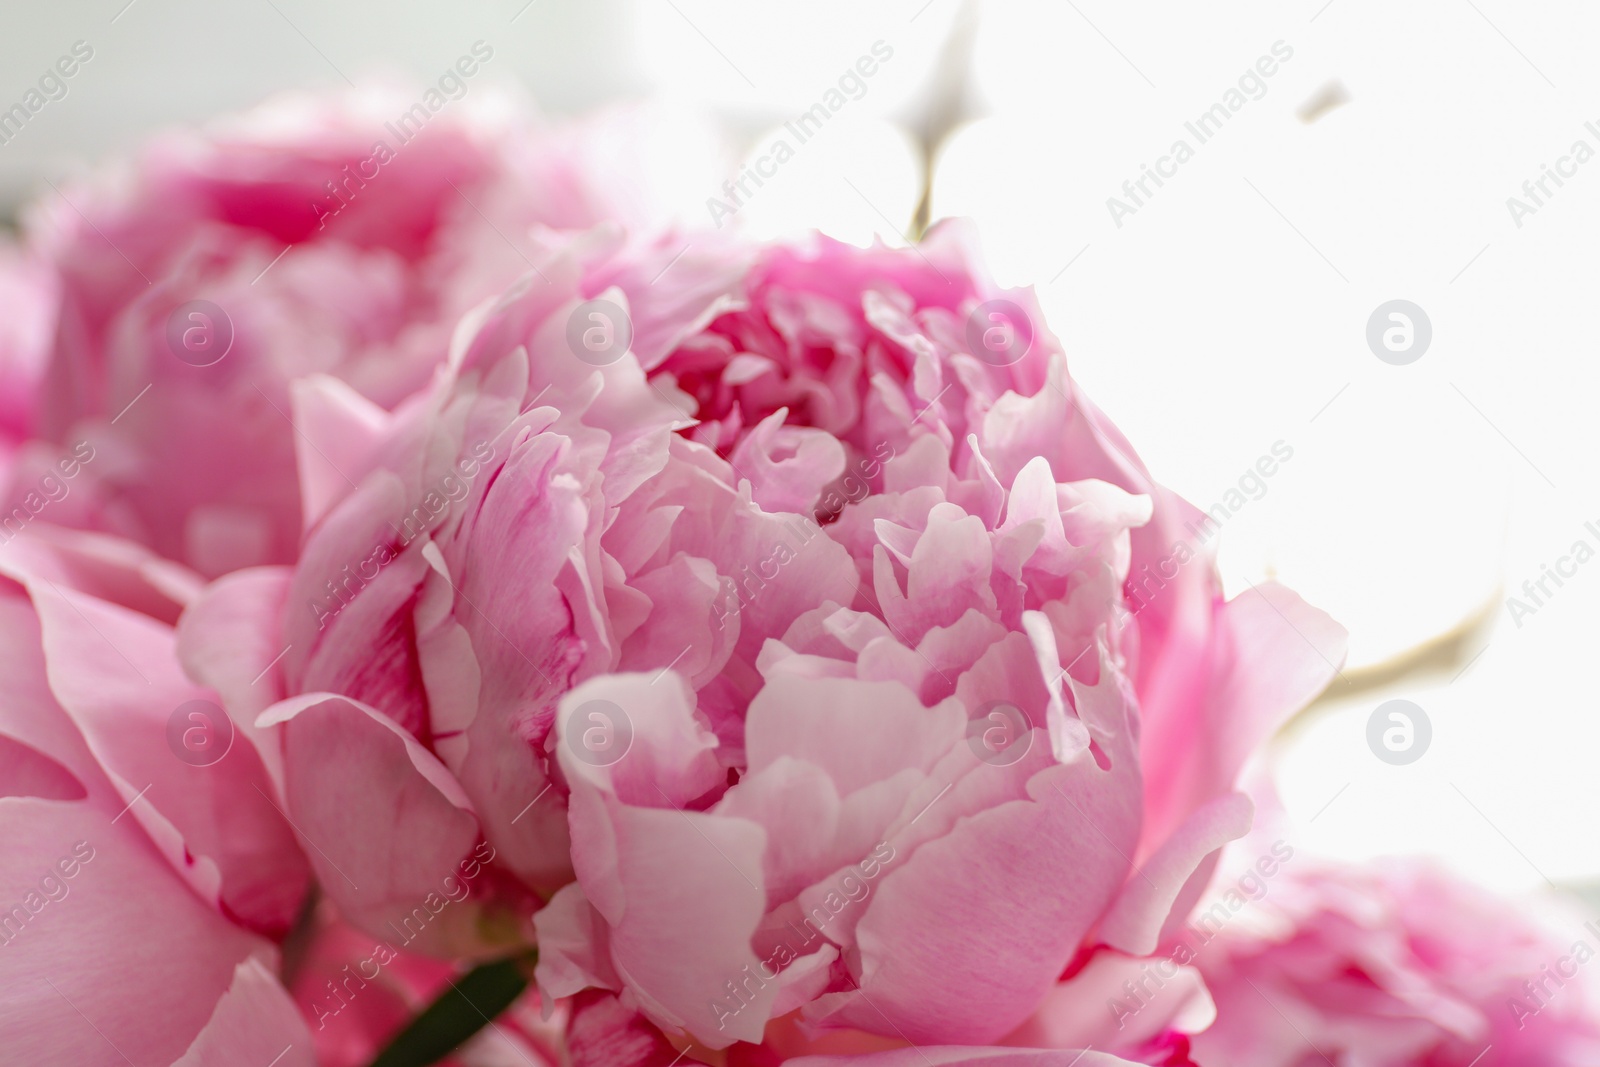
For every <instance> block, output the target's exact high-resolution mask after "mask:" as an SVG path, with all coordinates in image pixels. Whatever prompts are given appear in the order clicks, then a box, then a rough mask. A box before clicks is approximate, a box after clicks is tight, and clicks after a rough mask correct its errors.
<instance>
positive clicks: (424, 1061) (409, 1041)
mask: <svg viewBox="0 0 1600 1067" xmlns="http://www.w3.org/2000/svg"><path fill="white" fill-rule="evenodd" d="M537 958H538V953H537V952H527V953H522V954H519V955H516V956H509V957H507V958H505V959H502V960H495V961H494V962H493V963H485V964H481V965H480V966H478V967H474V968H473V969H472V970H471V971H468V972H467V973H466V974H465V975H463V976H462V977H460V978H457V979H455V980H454V981H452V982H451V983H450V988H449V989H447V990H445V991H444V992H443V993H441V994H439V999H437V1000H435V1001H434V1002H433V1003H432V1004H429V1005H428V1006H427V1007H426V1008H424V1009H423V1010H422V1013H421V1014H419V1015H418V1016H417V1017H416V1018H415V1019H412V1020H411V1022H410V1024H409V1025H407V1026H406V1028H405V1029H404V1030H401V1031H400V1032H399V1033H398V1034H396V1035H395V1036H394V1038H393V1040H391V1041H390V1042H389V1044H388V1046H387V1047H386V1048H384V1050H383V1051H382V1052H380V1053H378V1056H377V1058H376V1059H374V1060H373V1061H372V1067H428V1065H429V1064H432V1063H437V1062H439V1061H440V1060H442V1059H443V1058H444V1057H446V1056H448V1055H449V1054H450V1053H451V1052H453V1051H455V1050H456V1049H457V1048H459V1047H460V1046H461V1045H462V1044H464V1043H465V1042H466V1041H468V1040H469V1039H470V1038H471V1037H472V1036H473V1035H474V1034H476V1033H477V1032H478V1031H479V1030H482V1029H483V1028H484V1027H485V1026H488V1025H489V1024H490V1022H491V1021H492V1020H493V1019H494V1017H495V1016H497V1015H499V1014H500V1013H501V1012H503V1011H505V1010H506V1009H507V1008H509V1007H510V1006H511V1005H512V1004H514V1003H515V1002H516V999H517V998H518V997H520V996H521V995H522V993H523V990H525V989H527V988H528V974H529V972H531V971H532V969H533V964H534V961H535V960H536V959H537Z"/></svg>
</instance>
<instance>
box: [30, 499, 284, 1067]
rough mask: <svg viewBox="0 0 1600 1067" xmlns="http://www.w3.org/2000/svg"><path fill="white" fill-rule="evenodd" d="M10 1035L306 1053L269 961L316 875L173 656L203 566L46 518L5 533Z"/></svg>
mask: <svg viewBox="0 0 1600 1067" xmlns="http://www.w3.org/2000/svg"><path fill="white" fill-rule="evenodd" d="M0 575H3V577H0V633H3V634H4V638H3V640H0V688H3V689H4V691H5V693H6V694H7V697H6V700H5V701H4V702H3V706H0V837H3V839H4V841H5V849H4V851H3V853H0V1048H4V1049H5V1050H6V1058H7V1060H8V1061H11V1062H17V1063H72V1064H74V1065H84V1067H112V1065H125V1064H127V1063H129V1062H134V1063H140V1064H172V1065H173V1067H213V1065H221V1064H232V1063H263V1064H264V1063H268V1062H273V1057H279V1056H281V1058H280V1059H279V1060H277V1061H276V1062H278V1063H281V1064H289V1065H293V1067H311V1065H312V1064H313V1063H314V1062H315V1061H314V1058H313V1056H312V1050H311V1042H310V1038H309V1036H308V1035H307V1033H306V1028H305V1025H304V1023H303V1022H302V1021H301V1019H300V1017H299V1015H298V1014H297V1013H296V1011H295V1009H294V1005H293V1002H292V1001H291V1000H290V999H289V997H288V995H287V994H286V993H285V991H284V990H283V988H282V987H281V986H280V985H279V984H278V981H277V979H276V978H275V977H274V973H275V971H276V966H277V959H278V953H277V949H276V946H275V945H274V940H275V939H276V938H279V937H281V936H282V935H283V933H284V932H286V931H287V929H288V928H289V926H290V924H291V923H292V921H293V919H294V916H295V913H296V911H297V910H298V908H299V907H300V903H301V900H302V898H303V896H304V893H305V891H306V888H307V884H308V878H307V875H308V870H307V866H306V862H305V858H304V856H303V855H302V854H301V852H300V850H299V847H298V846H297V844H296V843H295V840H294V836H293V831H292V830H291V828H290V827H289V825H288V824H287V823H286V822H285V821H284V819H283V817H282V814H281V812H280V811H278V810H277V809H276V808H275V807H274V805H273V803H272V801H271V800H270V798H269V791H270V783H269V779H268V775H267V772H266V769H265V768H264V766H263V765H262V762H261V760H260V759H259V758H258V757H257V755H256V752H255V750H254V748H253V747H252V746H250V745H249V744H243V743H240V744H234V743H232V740H233V732H232V730H231V729H230V728H229V727H228V724H227V720H226V718H225V717H224V716H223V715H222V713H221V709H220V708H219V707H218V706H217V705H216V702H215V694H214V693H211V692H210V691H208V690H205V689H202V688H199V687H197V686H195V685H194V684H193V683H192V682H190V681H189V680H188V679H186V678H185V677H184V676H183V674H182V672H181V671H180V670H179V668H178V665H177V660H176V658H175V657H174V654H173V645H174V638H173V629H172V623H173V620H174V619H176V617H177V615H178V613H179V612H180V611H181V610H182V608H183V606H184V605H185V604H186V603H187V602H188V600H189V599H190V598H191V597H192V596H193V595H194V594H195V592H196V591H198V589H199V586H200V582H199V579H198V578H197V577H196V576H194V575H192V574H190V573H188V572H186V571H184V570H183V569H182V568H180V567H177V566H175V565H173V564H169V563H165V562H163V561H161V560H158V559H156V558H155V557H153V556H151V555H150V554H149V553H148V552H146V551H145V550H143V549H139V548H134V547H132V546H129V545H126V544H122V543H119V542H115V541H111V540H109V539H107V538H104V537H102V536H100V535H86V534H66V533H63V532H61V531H55V532H54V533H51V532H50V531H48V530H47V529H45V528H44V527H42V526H41V527H40V528H39V529H37V530H32V531H29V532H28V533H26V534H24V535H22V536H20V537H18V538H16V539H15V540H13V541H12V542H11V543H9V544H7V545H6V546H5V547H4V548H3V549H0Z"/></svg>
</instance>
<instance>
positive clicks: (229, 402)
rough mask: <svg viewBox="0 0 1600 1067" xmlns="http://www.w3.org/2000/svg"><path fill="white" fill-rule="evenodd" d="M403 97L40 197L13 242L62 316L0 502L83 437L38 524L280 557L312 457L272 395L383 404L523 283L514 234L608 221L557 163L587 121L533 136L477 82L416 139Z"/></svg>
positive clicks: (303, 119) (143, 159) (315, 113)
mask: <svg viewBox="0 0 1600 1067" xmlns="http://www.w3.org/2000/svg"><path fill="white" fill-rule="evenodd" d="M484 94H488V95H487V96H485V95H484ZM411 103H412V101H411V100H409V99H407V98H405V97H403V96H401V95H399V94H396V93H385V92H375V91H365V92H360V93H351V94H349V95H348V96H345V97H341V98H338V99H337V100H335V101H334V102H332V103H330V102H329V101H327V100H322V99H311V98H292V99H285V100H280V101H278V102H276V103H273V104H270V105H268V106H265V107H263V108H261V109H260V110H258V111H256V112H253V113H250V114H249V115H246V116H244V117H243V118H240V119H237V120H234V121H232V122H230V123H228V124H225V125H223V126H221V127H219V128H217V129H215V130H213V131H212V132H210V133H208V134H206V135H204V136H201V135H197V134H190V133H181V134H174V135H171V136H169V137H166V138H164V139H161V140H158V141H156V142H154V143H153V144H152V145H151V146H150V147H149V148H148V149H147V150H145V151H144V152H143V153H142V154H141V155H140V156H139V158H138V159H137V161H136V162H135V163H134V164H133V165H132V166H131V167H129V168H126V169H125V170H121V171H117V172H114V173H108V174H106V175H104V176H102V178H101V179H100V180H98V181H96V182H94V183H89V184H72V185H67V186H64V187H63V188H62V189H61V191H60V193H59V194H54V193H53V194H51V195H49V196H48V197H46V198H45V199H44V200H43V202H42V203H41V204H40V205H39V207H38V208H37V210H35V212H34V213H33V218H32V220H31V226H30V230H31V233H32V239H33V245H34V246H35V248H36V249H37V250H38V252H39V254H40V255H41V256H42V257H43V258H44V259H45V260H47V261H48V263H49V265H50V266H51V267H52V268H53V269H54V270H56V271H58V272H59V274H60V278H61V288H62V297H61V300H62V304H61V311H60V315H59V321H58V322H56V323H55V326H54V351H53V354H52V356H51V358H50V363H49V367H48V369H47V372H46V378H47V381H46V386H45V396H44V400H43V403H42V407H41V409H40V411H39V427H38V428H39V432H40V435H41V436H42V437H43V438H44V439H45V440H46V441H48V442H51V443H52V444H53V445H54V446H55V448H54V449H53V450H51V449H45V448H42V447H41V448H38V449H36V450H35V452H36V455H34V456H33V457H32V458H31V460H29V461H27V462H24V463H23V464H22V467H23V469H22V470H21V471H19V473H18V475H17V476H16V479H15V484H14V485H13V487H12V488H11V490H10V491H9V492H8V494H7V498H8V502H7V506H8V508H9V507H14V506H15V505H16V504H17V503H18V500H19V498H20V497H21V495H22V494H23V493H25V492H27V491H28V490H29V489H30V488H31V487H32V483H33V482H34V481H36V480H37V478H38V477H39V476H40V475H41V474H42V473H43V472H44V470H45V469H46V468H47V466H48V464H50V463H52V462H54V458H55V457H54V453H56V452H59V451H60V450H61V449H62V448H67V447H71V446H72V445H74V444H76V443H77V442H79V441H85V440H87V441H89V442H90V443H91V444H92V445H93V447H94V449H95V451H96V453H97V457H98V458H97V459H96V460H95V461H94V462H93V463H91V464H89V466H88V468H87V470H86V472H85V476H84V477H83V478H82V479H80V480H79V483H78V486H77V487H76V491H75V492H74V493H73V495H72V499H71V500H70V501H67V502H64V503H61V504H58V505H53V506H52V508H51V517H50V521H52V522H55V523H57V524H69V525H74V526H79V527H87V528H93V529H101V530H107V531H111V532H115V533H119V534H122V535H124V536H127V537H130V538H132V539H134V540H137V541H139V542H141V543H143V544H147V545H149V546H150V547H152V548H154V549H155V550H156V551H158V552H160V553H161V554H162V555H164V556H166V557H168V558H170V559H175V560H180V561H183V562H185V563H187V564H189V565H190V566H193V567H195V568H196V569H198V570H199V571H201V572H202V573H204V574H206V575H208V576H214V575H218V574H221V573H224V572H226V571H229V570H234V569H237V568H240V567H244V566H249V565H252V564H258V563H286V562H289V561H291V560H293V559H294V558H295V555H296V550H297V547H298V544H299V541H300V536H301V530H302V503H301V496H300V489H299V486H298V485H297V483H296V480H295V454H296V450H297V449H298V450H302V451H307V452H309V453H311V454H313V455H315V453H316V452H317V450H318V449H319V448H320V447H322V443H321V442H319V441H317V440H315V439H309V438H305V437H300V438H297V437H296V436H295V433H294V430H293V427H292V425H291V413H290V410H289V408H290V388H289V383H290V382H291V381H292V380H293V379H296V378H299V377H302V376H305V375H308V374H314V373H322V374H329V375H333V376H335V377H337V378H339V379H341V380H342V381H345V382H347V383H348V384H349V385H351V386H352V387H353V388H354V389H355V390H356V391H357V392H359V393H360V394H361V395H363V396H364V397H366V398H367V399H369V400H371V401H373V402H374V403H376V404H377V405H379V406H380V407H383V408H387V407H391V406H393V405H394V404H395V403H397V402H398V401H399V400H401V399H402V398H404V397H406V396H407V395H409V394H410V393H411V392H413V391H414V390H416V389H417V388H418V387H420V386H421V385H423V384H424V383H426V382H427V381H428V380H429V378H430V376H431V374H432V372H433V369H434V367H435V365H436V364H437V363H438V362H439V360H440V359H441V358H442V357H443V354H444V352H445V350H446V348H447V345H448V340H449V337H450V333H451V331H452V330H453V329H454V327H455V324H456V322H457V320H458V319H459V318H460V317H461V315H462V314H463V313H464V312H465V311H466V310H467V309H469V308H470V307H472V306H474V305H475V304H477V303H479V302H480V301H482V300H484V299H486V298H489V297H491V296H493V295H494V294H495V293H496V292H498V291H499V290H500V289H501V288H503V287H504V286H505V285H506V284H507V283H509V282H510V281H511V280H513V279H514V278H516V277H517V276H519V275H521V274H523V273H526V272H527V270H528V268H529V260H528V258H527V255H526V252H525V251H523V250H522V246H523V242H524V238H525V235H526V233H527V231H528V230H529V229H530V228H531V227H534V226H536V225H538V226H552V227H557V228H564V227H571V226H589V225H593V224H594V223H596V222H598V221H600V220H602V219H604V218H607V217H609V216H611V215H613V214H615V213H616V208H614V207H613V206H610V205H608V204H607V203H606V201H605V197H606V196H608V195H609V187H610V186H614V185H616V184H617V182H616V180H615V178H614V177H611V176H607V177H606V179H605V180H606V182H607V183H608V187H606V188H602V187H600V186H598V185H597V184H595V183H593V182H591V181H590V180H589V178H588V177H587V176H586V174H585V173H584V172H583V171H582V170H580V169H578V168H577V167H575V166H574V165H573V164H572V163H571V162H570V160H571V158H572V157H573V155H574V145H575V144H576V145H578V146H580V147H581V146H582V145H583V144H585V143H587V142H588V141H596V140H598V141H601V142H604V141H605V139H606V138H605V133H606V131H605V130H601V131H598V132H597V133H596V134H594V135H589V134H588V133H587V132H586V131H580V132H569V131H560V132H557V131H543V130H538V129H535V128H532V127H530V126H529V125H528V124H527V122H526V120H525V119H522V118H519V117H518V115H517V113H516V109H515V108H512V107H509V106H508V104H507V101H506V100H504V99H502V98H500V97H498V96H495V95H494V94H493V93H492V92H491V91H490V90H488V89H475V91H474V92H473V93H472V94H471V95H468V96H467V97H466V98H465V99H462V100H460V101H458V102H450V103H448V104H446V105H445V107H444V109H443V110H441V111H440V112H439V114H437V115H435V116H433V117H431V118H428V119H427V120H426V124H425V125H423V124H422V123H420V122H418V120H417V119H416V118H415V117H414V116H412V117H410V118H409V120H403V119H401V116H402V115H403V114H404V113H405V112H406V109H407V106H408V105H409V104H411ZM5 366H6V364H5V363H3V362H0V368H3V367H5ZM3 414H4V413H3V412H0V415H3Z"/></svg>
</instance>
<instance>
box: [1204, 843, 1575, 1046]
mask: <svg viewBox="0 0 1600 1067" xmlns="http://www.w3.org/2000/svg"><path fill="white" fill-rule="evenodd" d="M1552 913H1555V914H1558V915H1560V916H1561V918H1562V919H1564V920H1565V921H1563V922H1561V923H1560V924H1559V925H1556V924H1555V923H1554V922H1553V921H1552V920H1551V915H1552ZM1597 954H1600V933H1597V932H1596V928H1595V926H1594V924H1592V923H1588V924H1586V923H1584V922H1583V920H1582V918H1581V917H1577V916H1574V915H1572V914H1571V912H1570V911H1569V910H1568V909H1565V908H1553V907H1552V906H1551V904H1550V902H1549V901H1537V902H1533V901H1525V902H1521V903H1520V904H1519V903H1516V902H1513V901H1510V900H1506V899H1500V898H1496V897H1495V896H1493V895H1491V894H1489V893H1487V892H1485V891H1483V890H1480V889H1477V888H1475V887H1473V886H1471V885H1470V884H1467V883H1465V882H1462V881H1460V880H1459V879H1457V878H1455V877H1453V876H1451V875H1448V874H1446V873H1444V872H1442V871H1440V870H1437V869H1434V868H1432V867H1429V866H1427V865H1425V864H1423V863H1421V862H1417V861H1408V862H1401V861H1390V862H1385V863H1379V864H1374V865H1371V866H1368V867H1360V868H1356V867H1333V866H1328V865H1325V864H1320V865H1317V866H1315V867H1308V868H1305V869H1301V870H1286V871H1285V872H1284V873H1283V874H1281V875H1279V876H1278V880H1274V881H1273V882H1271V883H1270V885H1269V889H1268V892H1267V894H1266V896H1265V897H1264V898H1263V899H1262V900H1260V901H1258V902H1256V903H1254V904H1252V905H1250V911H1249V912H1248V913H1247V914H1244V915H1243V916H1242V917H1241V919H1240V920H1239V921H1238V922H1235V923H1233V924H1230V925H1228V926H1226V927H1224V928H1223V929H1222V931H1221V933H1220V934H1219V935H1218V936H1217V938H1216V939H1215V940H1214V941H1213V942H1211V943H1209V944H1207V945H1206V947H1205V949H1204V950H1203V951H1201V952H1200V953H1199V954H1198V955H1197V957H1196V959H1195V965H1196V966H1197V967H1199V969H1200V970H1201V971H1202V972H1203V973H1204V975H1205V978H1206V982H1207V984H1208V985H1209V987H1210V989H1211V995H1212V996H1213V998H1215V1001H1216V1005H1217V1021H1216V1023H1215V1024H1213V1025H1212V1026H1211V1028H1210V1029H1208V1030H1206V1031H1205V1032H1204V1033H1200V1034H1197V1035H1195V1037H1194V1048H1195V1055H1196V1057H1197V1058H1199V1059H1200V1060H1201V1062H1205V1063H1212V1062H1215V1063H1225V1064H1229V1065H1230V1067H1303V1065H1305V1064H1311V1063H1318V1064H1320V1063H1323V1062H1325V1061H1326V1062H1331V1063H1335V1064H1340V1065H1343V1064H1351V1065H1355V1064H1361V1065H1362V1067H1467V1065H1468V1064H1472V1065H1475V1067H1580V1065H1582V1067H1587V1065H1590V1064H1594V1063H1600V996H1597V994H1600V984H1597V983H1600V980H1597V977H1596V972H1595V971H1594V968H1595V967H1596V966H1600V964H1596V963H1595V962H1594V957H1595V956H1596V955H1597Z"/></svg>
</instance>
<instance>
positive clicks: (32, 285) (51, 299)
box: [0, 244, 56, 470]
mask: <svg viewBox="0 0 1600 1067" xmlns="http://www.w3.org/2000/svg"><path fill="white" fill-rule="evenodd" d="M55 318H56V278H55V275H54V274H53V273H52V272H51V271H49V270H48V269H46V268H45V265H44V264H43V263H40V262H38V261H37V260H36V259H34V258H33V257H31V256H29V255H28V254H26V253H24V252H22V251H20V250H18V249H15V248H12V247H10V246H8V245H3V244H0V456H4V455H6V454H9V452H10V450H11V448H12V447H13V446H15V445H16V444H18V443H20V442H21V441H23V440H25V439H27V437H29V436H30V435H31V434H32V433H33V430H34V414H35V410H36V408H37V405H38V391H39V379H40V377H41V376H42V375H43V373H44V365H45V360H46V358H47V356H48V354H49V350H50V331H51V329H52V328H53V327H54V325H55ZM0 470H3V467H0Z"/></svg>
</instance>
